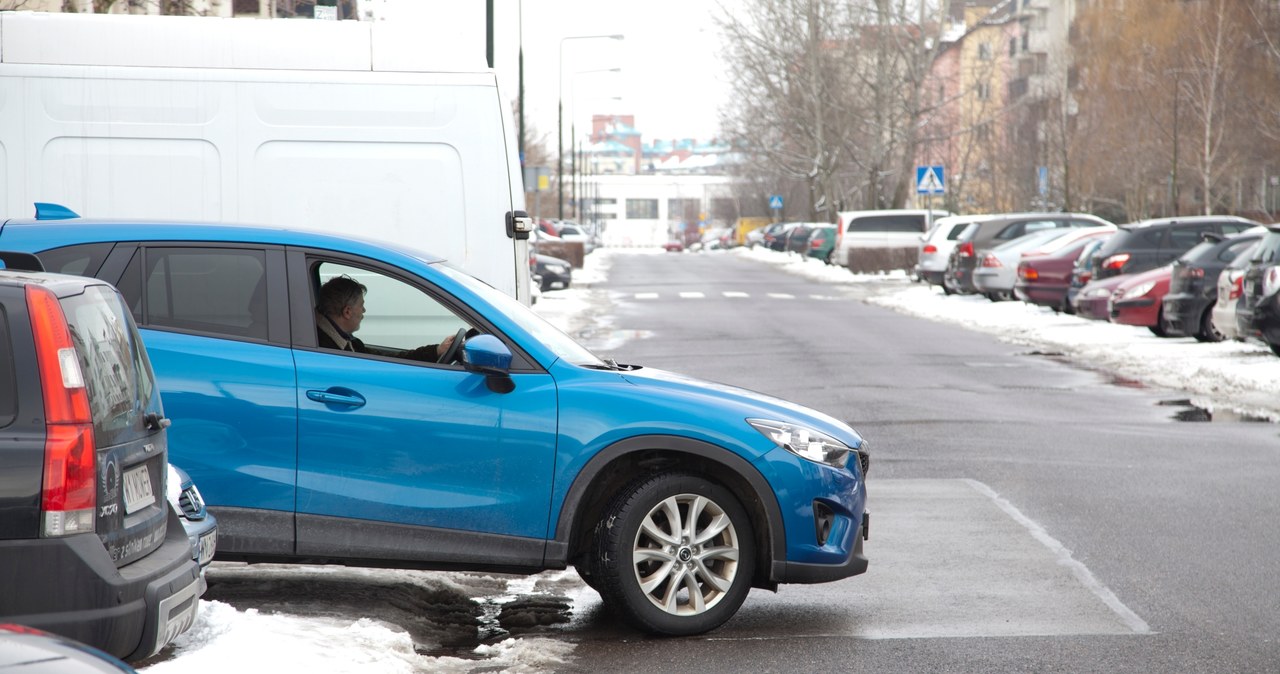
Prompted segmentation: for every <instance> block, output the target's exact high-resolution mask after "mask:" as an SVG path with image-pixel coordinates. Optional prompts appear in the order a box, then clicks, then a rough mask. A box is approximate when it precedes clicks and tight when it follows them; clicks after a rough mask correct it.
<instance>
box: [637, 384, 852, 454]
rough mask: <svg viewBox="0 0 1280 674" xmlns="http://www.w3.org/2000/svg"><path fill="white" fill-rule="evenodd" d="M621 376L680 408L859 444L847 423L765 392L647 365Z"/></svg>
mask: <svg viewBox="0 0 1280 674" xmlns="http://www.w3.org/2000/svg"><path fill="white" fill-rule="evenodd" d="M621 375H622V377H623V379H624V380H626V381H627V382H629V383H631V384H632V385H634V386H637V387H641V388H644V389H647V391H646V396H650V395H651V396H655V397H657V396H662V397H667V398H675V399H681V400H682V401H683V402H684V403H685V404H684V405H681V407H682V408H684V409H689V410H694V411H695V412H694V414H695V415H699V414H700V412H699V411H704V410H706V411H711V413H712V414H714V415H715V416H717V417H720V418H722V419H732V421H733V423H737V422H739V421H741V420H743V419H756V418H759V419H768V420H772V421H786V422H791V423H796V424H802V425H805V426H808V427H810V428H813V429H814V430H818V431H822V432H823V433H826V434H828V435H830V436H832V437H834V438H836V439H838V440H840V441H841V442H844V443H845V444H847V445H849V446H850V447H853V448H855V449H856V448H859V447H861V445H862V436H861V435H859V434H858V432H857V431H855V430H853V428H851V427H850V426H849V424H847V423H845V422H843V421H840V420H839V419H836V418H835V417H832V416H830V415H827V414H824V413H822V412H819V411H817V410H814V409H812V408H809V407H805V406H804V405H799V404H797V403H793V402H790V401H787V400H783V399H781V398H775V397H773V396H770V395H767V394H764V393H758V392H756V391H751V390H748V389H744V388H740V387H737V386H730V385H728V384H721V383H717V382H711V381H707V380H704V379H698V378H696V377H690V376H688V375H682V374H678V373H675V372H668V371H666V370H658V369H653V368H647V367H646V368H638V369H633V370H628V371H624V372H622V373H621Z"/></svg>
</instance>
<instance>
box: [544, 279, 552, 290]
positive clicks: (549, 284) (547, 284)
mask: <svg viewBox="0 0 1280 674" xmlns="http://www.w3.org/2000/svg"><path fill="white" fill-rule="evenodd" d="M548 290H551V282H550V281H548V280H546V279H542V292H544V293H545V292H547V291H548Z"/></svg>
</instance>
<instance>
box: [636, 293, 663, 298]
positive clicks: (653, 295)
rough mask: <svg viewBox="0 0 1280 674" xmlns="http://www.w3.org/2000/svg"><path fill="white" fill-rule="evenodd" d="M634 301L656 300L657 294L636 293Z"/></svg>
mask: <svg viewBox="0 0 1280 674" xmlns="http://www.w3.org/2000/svg"><path fill="white" fill-rule="evenodd" d="M636 299H638V300H656V299H658V293H636Z"/></svg>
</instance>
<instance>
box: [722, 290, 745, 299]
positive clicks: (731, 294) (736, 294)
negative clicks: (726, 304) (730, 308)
mask: <svg viewBox="0 0 1280 674" xmlns="http://www.w3.org/2000/svg"><path fill="white" fill-rule="evenodd" d="M722 294H723V295H724V296H725V297H751V295H750V294H749V293H744V292H739V291H737V290H726V291H725V292H724V293H722Z"/></svg>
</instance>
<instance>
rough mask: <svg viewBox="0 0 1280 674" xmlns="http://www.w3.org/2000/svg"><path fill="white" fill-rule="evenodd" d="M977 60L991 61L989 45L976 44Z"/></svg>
mask: <svg viewBox="0 0 1280 674" xmlns="http://www.w3.org/2000/svg"><path fill="white" fill-rule="evenodd" d="M978 60H979V61H990V60H991V44H990V43H988V42H980V43H979V44H978Z"/></svg>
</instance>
